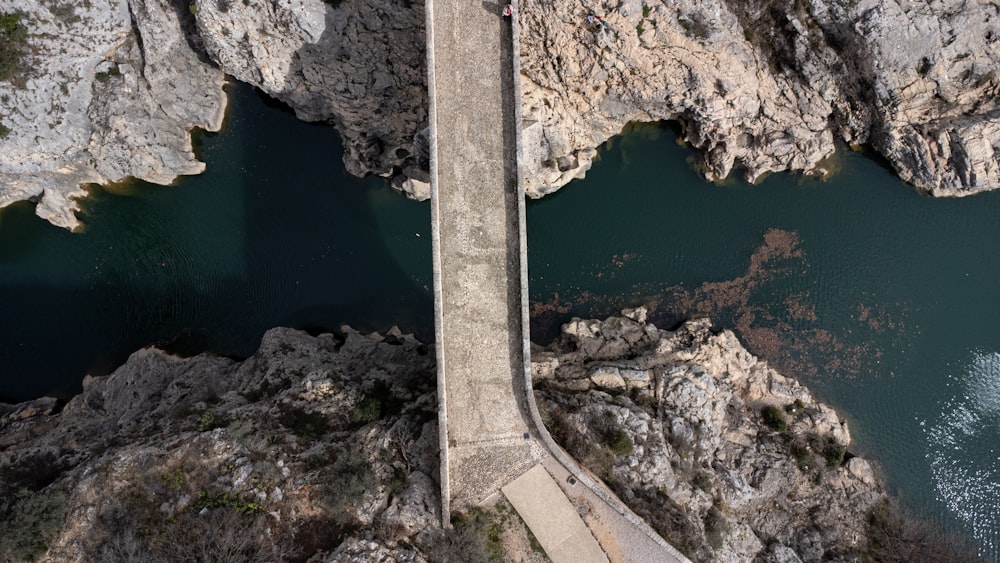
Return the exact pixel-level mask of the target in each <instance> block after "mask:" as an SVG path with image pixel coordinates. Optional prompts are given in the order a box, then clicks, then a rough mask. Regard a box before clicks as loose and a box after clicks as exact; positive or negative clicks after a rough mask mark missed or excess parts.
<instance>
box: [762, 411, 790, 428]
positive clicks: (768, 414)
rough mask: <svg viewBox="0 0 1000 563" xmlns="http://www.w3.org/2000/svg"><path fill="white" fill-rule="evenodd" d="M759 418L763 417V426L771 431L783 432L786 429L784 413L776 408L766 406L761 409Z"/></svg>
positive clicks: (786, 422)
mask: <svg viewBox="0 0 1000 563" xmlns="http://www.w3.org/2000/svg"><path fill="white" fill-rule="evenodd" d="M760 414H761V416H763V417H764V424H766V425H767V427H768V428H770V429H772V430H777V431H778V432H784V431H785V430H787V429H788V421H787V420H785V413H783V412H781V409H779V408H778V407H776V406H773V405H771V406H767V407H764V408H763V409H761V411H760Z"/></svg>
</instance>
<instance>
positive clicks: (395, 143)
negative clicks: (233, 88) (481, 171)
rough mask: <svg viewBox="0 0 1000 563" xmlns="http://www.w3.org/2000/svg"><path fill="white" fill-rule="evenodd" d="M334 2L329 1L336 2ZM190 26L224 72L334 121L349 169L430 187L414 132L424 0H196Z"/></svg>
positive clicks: (303, 112) (421, 90)
mask: <svg viewBox="0 0 1000 563" xmlns="http://www.w3.org/2000/svg"><path fill="white" fill-rule="evenodd" d="M334 4H336V6H334ZM196 6H197V21H198V32H199V35H200V36H201V38H202V39H203V40H204V42H205V47H206V49H207V50H208V53H209V55H210V56H211V57H212V59H213V60H214V61H216V62H217V63H218V64H219V66H220V67H221V68H222V69H223V70H225V71H226V73H228V74H231V75H233V76H235V77H236V78H237V79H239V80H242V81H244V82H248V83H250V84H253V85H254V86H257V87H258V88H260V89H261V90H263V91H264V92H266V93H268V94H269V95H271V96H274V97H275V98H278V99H279V100H281V101H283V102H285V103H287V104H288V105H290V106H291V107H292V108H293V109H294V110H295V113H296V115H298V117H299V118H300V119H304V120H307V121H327V122H331V123H333V124H334V125H335V126H336V127H337V130H338V131H339V132H340V134H341V136H342V137H343V139H344V147H345V149H346V153H345V155H344V163H345V165H346V166H347V169H348V171H350V172H351V173H352V174H355V175H358V176H360V175H363V174H368V173H373V174H378V175H380V176H385V177H388V178H391V179H392V181H393V185H394V186H395V187H396V188H397V189H401V190H403V191H405V192H406V193H407V195H409V196H411V197H414V198H416V199H426V198H428V197H430V194H429V191H427V190H422V189H421V187H420V186H415V185H413V183H412V182H410V183H405V180H406V179H407V178H413V179H417V180H423V181H427V180H428V176H427V174H426V172H424V171H423V170H426V168H427V163H426V161H425V162H421V156H420V154H419V151H418V150H417V149H416V148H415V147H414V136H415V135H417V134H418V133H419V132H420V131H421V130H422V129H424V128H425V127H427V81H426V68H427V67H426V54H425V49H426V40H425V38H424V6H423V3H422V2H398V3H395V2H389V3H387V2H382V1H379V0H345V1H343V2H334V3H331V2H324V1H323V0H279V1H277V2H251V1H243V0H222V1H220V0H198V1H197V2H196Z"/></svg>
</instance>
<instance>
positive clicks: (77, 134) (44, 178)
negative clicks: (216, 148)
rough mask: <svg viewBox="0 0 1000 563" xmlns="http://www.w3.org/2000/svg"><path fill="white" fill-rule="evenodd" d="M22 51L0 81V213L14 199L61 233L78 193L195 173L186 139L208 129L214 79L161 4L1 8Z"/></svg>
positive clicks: (183, 23)
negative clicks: (11, 17)
mask: <svg viewBox="0 0 1000 563" xmlns="http://www.w3.org/2000/svg"><path fill="white" fill-rule="evenodd" d="M0 13H3V14H19V15H20V25H22V26H24V29H25V30H26V31H27V41H26V45H25V47H24V48H23V49H22V52H21V56H20V58H19V60H18V61H17V64H16V69H15V70H14V71H13V73H12V75H11V77H10V79H9V80H6V81H0V123H2V125H3V128H2V129H0V131H3V132H4V134H2V135H0V207H3V206H5V205H8V204H10V203H13V202H15V201H20V200H28V199H30V200H33V201H36V202H37V203H38V205H37V213H38V214H39V215H40V216H42V217H44V218H45V219H48V220H49V221H51V222H52V223H54V224H56V225H59V226H63V227H69V228H72V227H75V226H77V224H78V221H77V218H76V216H75V214H74V211H75V210H76V208H77V207H76V204H75V202H74V199H75V198H78V197H80V196H82V195H84V194H85V193H86V192H85V191H84V187H85V185H86V184H90V183H98V184H106V183H111V182H118V181H121V180H124V179H126V178H132V177H134V178H141V179H143V180H147V181H150V182H154V183H158V184H168V183H170V182H172V181H173V180H174V179H175V178H176V177H177V176H178V175H181V174H198V173H200V172H201V171H202V170H204V167H205V166H204V164H203V163H201V162H199V161H198V160H197V158H196V157H195V155H194V153H193V151H192V147H191V138H190V135H189V130H190V129H191V128H192V127H201V128H204V129H209V130H217V129H218V128H219V127H220V126H221V125H222V119H223V115H224V110H225V105H226V99H225V94H224V92H223V91H222V84H223V73H222V71H220V70H219V69H218V68H217V67H216V66H215V65H213V64H212V63H211V62H209V61H208V60H207V57H205V56H204V51H203V50H202V49H201V48H200V46H199V45H198V43H197V41H196V40H195V39H194V38H193V36H192V35H191V34H190V33H189V31H190V28H191V26H192V24H193V21H192V19H191V18H192V14H191V13H190V12H188V11H187V7H186V6H185V5H183V4H181V3H178V2H175V1H172V0H132V1H130V2H127V1H125V0H90V1H87V2H72V1H65V2H60V1H53V2H44V3H39V2H34V1H30V0H0Z"/></svg>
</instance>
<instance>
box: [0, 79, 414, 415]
mask: <svg viewBox="0 0 1000 563" xmlns="http://www.w3.org/2000/svg"><path fill="white" fill-rule="evenodd" d="M231 94H232V95H231V100H232V102H233V106H232V108H231V115H230V118H229V121H228V124H227V128H226V131H225V132H224V133H222V134H202V135H199V139H200V144H201V152H202V156H203V158H204V159H205V160H206V161H207V163H208V171H207V172H206V173H205V174H204V175H201V176H197V177H193V178H187V179H184V180H183V181H181V182H179V185H177V186H172V187H160V186H152V185H149V184H145V183H141V182H137V183H135V184H134V185H131V186H128V187H126V188H121V189H118V190H114V191H105V190H98V191H96V193H94V195H93V197H91V198H89V199H88V200H86V201H85V202H84V210H83V212H82V213H81V214H80V217H81V219H82V220H83V221H84V222H85V223H86V229H85V231H84V232H83V233H77V234H72V233H69V232H66V231H64V230H62V229H58V228H55V227H52V226H50V225H48V224H47V223H45V222H44V221H41V220H39V219H38V218H36V217H35V216H34V215H33V209H32V208H31V206H30V205H28V204H19V205H15V206H12V207H10V208H7V209H5V210H3V211H2V214H0V312H2V313H0V319H2V323H0V343H2V344H0V400H7V401H11V400H21V399H26V398H31V397H36V396H39V395H42V394H46V393H49V394H53V393H54V394H59V395H67V394H72V393H73V392H75V391H76V390H77V388H78V386H79V382H80V380H81V379H82V376H83V375H84V374H86V373H88V372H89V373H97V374H100V373H106V372H108V371H110V370H112V369H114V367H116V366H117V365H119V364H121V363H122V362H123V361H124V360H125V359H126V358H127V357H128V354H129V353H131V352H133V351H135V350H136V349H138V348H140V347H142V346H146V345H149V344H153V343H158V344H162V345H167V346H168V347H170V348H171V349H173V350H176V351H178V352H196V351H203V350H212V351H215V352H218V353H220V354H226V355H234V356H246V355H248V354H250V353H252V352H253V351H254V350H255V349H256V348H257V345H258V343H259V341H260V337H261V335H262V334H263V332H264V331H265V330H266V329H268V328H270V327H273V326H278V325H290V326H296V327H300V328H308V329H315V330H335V329H337V328H338V327H339V326H340V324H341V323H344V322H348V323H350V324H351V325H352V326H355V327H357V328H365V329H385V328H388V327H390V326H392V325H393V324H399V325H400V326H402V327H410V328H411V329H420V330H421V335H422V336H423V337H425V338H430V337H432V336H433V301H432V293H431V291H430V288H429V286H430V284H431V248H430V208H429V206H427V205H426V204H420V203H416V202H412V201H408V200H406V199H405V198H403V197H400V196H398V195H397V194H395V193H394V192H392V191H391V190H390V189H389V188H388V187H387V186H385V184H384V182H383V181H381V180H378V179H367V180H359V179H357V178H353V177H351V176H348V175H347V174H346V172H345V171H344V167H343V165H342V164H341V162H340V156H339V155H340V154H341V148H340V147H341V145H340V141H339V139H338V137H337V135H336V133H335V132H334V131H333V130H332V128H330V127H326V126H319V125H309V124H305V123H301V122H299V121H297V120H296V119H295V117H294V116H293V115H292V114H291V113H290V112H288V111H286V110H284V109H282V108H280V107H277V106H273V105H272V106H268V104H267V103H266V102H265V101H264V99H263V98H262V97H260V96H258V95H257V94H255V93H254V92H253V91H252V90H250V89H249V88H248V87H235V88H233V89H232V91H231ZM428 327H430V328H428Z"/></svg>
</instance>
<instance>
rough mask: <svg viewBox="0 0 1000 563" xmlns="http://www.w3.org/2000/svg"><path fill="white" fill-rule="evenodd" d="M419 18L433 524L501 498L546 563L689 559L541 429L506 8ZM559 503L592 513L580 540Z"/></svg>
mask: <svg viewBox="0 0 1000 563" xmlns="http://www.w3.org/2000/svg"><path fill="white" fill-rule="evenodd" d="M515 8H516V7H515ZM426 10H427V51H428V53H427V58H428V83H429V90H430V92H429V93H430V157H431V194H432V196H431V220H432V223H433V248H434V292H435V300H434V301H435V330H436V347H437V361H438V401H439V404H438V413H439V424H440V445H441V497H442V517H443V518H444V519H445V522H447V521H448V519H449V516H450V514H451V512H452V510H464V509H466V508H469V507H471V506H475V505H478V504H480V503H483V502H484V501H488V500H489V499H490V498H491V497H492V496H493V495H496V494H498V493H501V490H502V492H503V494H505V495H506V496H507V498H508V499H509V500H510V501H511V503H512V504H514V506H515V508H516V509H517V510H518V512H519V513H521V515H522V517H523V518H524V519H525V521H526V522H527V523H528V525H529V527H530V528H531V529H532V531H533V532H534V533H535V535H536V537H538V539H539V541H540V542H541V543H542V546H543V547H544V548H545V549H546V552H547V553H548V554H549V557H550V558H552V559H553V561H557V562H558V561H573V562H574V563H584V562H590V561H607V556H606V555H605V553H607V554H609V555H610V556H611V558H612V559H613V560H633V561H686V559H685V558H684V557H683V556H681V555H680V554H678V553H677V552H676V551H675V550H673V548H670V546H669V545H667V544H666V542H664V541H663V540H662V539H661V538H659V536H657V535H656V534H655V533H653V532H652V530H650V529H649V528H648V526H645V524H644V523H642V522H641V520H639V519H637V518H636V517H635V516H634V515H633V514H632V513H631V512H629V511H628V509H627V508H625V507H623V506H622V505H621V503H620V502H618V501H617V500H616V499H614V498H613V497H612V496H611V495H610V494H609V493H608V492H607V491H606V489H604V488H603V485H601V484H599V483H595V482H594V481H593V480H592V479H591V478H589V477H588V476H587V475H586V474H583V473H582V472H581V471H580V469H579V468H578V467H577V466H576V464H575V462H573V461H572V459H571V458H569V457H568V456H567V455H566V454H565V452H563V451H562V450H561V449H559V448H558V446H556V445H555V444H554V443H553V442H552V440H551V438H550V437H549V435H548V433H547V432H546V431H545V429H544V427H543V426H542V425H541V423H540V421H539V419H538V413H537V410H536V407H535V404H534V399H533V396H532V395H531V388H530V386H531V382H530V379H531V378H530V358H529V352H530V348H529V341H528V313H527V311H528V297H527V296H528V292H527V287H528V278H527V265H526V260H527V253H526V248H527V247H526V242H525V240H526V239H525V230H524V192H523V187H522V186H521V184H520V182H519V181H518V157H519V155H520V151H519V150H518V143H519V138H520V130H519V129H520V128H519V125H520V104H519V100H520V87H519V83H518V80H519V78H518V77H519V74H520V72H519V65H518V51H517V49H518V43H517V31H518V30H517V25H518V23H517V18H516V9H515V15H514V17H513V18H503V17H501V16H500V11H501V6H499V5H497V4H494V3H492V2H488V1H482V0H427V2H426ZM557 480H558V481H557ZM557 483H558V484H557ZM567 483H573V484H572V485H569V484H567ZM565 491H568V492H569V493H570V496H572V497H573V498H574V500H576V501H577V502H582V503H585V504H589V505H590V507H591V510H592V514H593V516H592V517H591V518H590V520H589V521H588V523H589V524H590V526H591V528H590V529H589V530H588V528H587V527H586V526H585V525H584V523H583V520H582V519H581V518H580V516H579V515H578V513H577V511H576V509H575V508H574V507H573V504H571V503H570V501H569V500H568V498H567V494H566V492H565ZM595 526H597V528H599V529H595ZM591 532H594V533H595V534H596V535H598V537H599V539H600V540H601V541H600V543H601V546H602V547H603V548H604V550H603V551H602V550H601V547H599V546H598V542H597V541H595V537H594V535H592V533H591Z"/></svg>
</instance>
